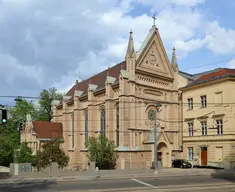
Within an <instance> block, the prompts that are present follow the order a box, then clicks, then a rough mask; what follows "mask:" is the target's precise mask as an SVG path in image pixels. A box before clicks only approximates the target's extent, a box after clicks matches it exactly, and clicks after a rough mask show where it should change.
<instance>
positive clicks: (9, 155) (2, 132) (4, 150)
mask: <svg viewBox="0 0 235 192" xmlns="http://www.w3.org/2000/svg"><path fill="white" fill-rule="evenodd" d="M16 125H17V123H16V121H13V120H12V119H9V120H8V123H7V124H5V125H0V165H2V166H6V167H8V166H9V165H10V163H13V162H14V154H15V149H16V148H17V147H18V146H19V134H18V130H17V126H16Z"/></svg>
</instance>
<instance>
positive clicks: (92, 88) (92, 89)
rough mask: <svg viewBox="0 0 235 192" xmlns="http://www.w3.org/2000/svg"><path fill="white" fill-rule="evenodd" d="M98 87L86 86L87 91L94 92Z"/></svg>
mask: <svg viewBox="0 0 235 192" xmlns="http://www.w3.org/2000/svg"><path fill="white" fill-rule="evenodd" d="M97 87H98V85H94V84H89V85H88V91H95V90H96V89H97Z"/></svg>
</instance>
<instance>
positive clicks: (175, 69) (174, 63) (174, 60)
mask: <svg viewBox="0 0 235 192" xmlns="http://www.w3.org/2000/svg"><path fill="white" fill-rule="evenodd" d="M171 65H172V67H173V69H174V71H179V68H178V64H177V59H176V53H175V47H173V53H172V59H171Z"/></svg>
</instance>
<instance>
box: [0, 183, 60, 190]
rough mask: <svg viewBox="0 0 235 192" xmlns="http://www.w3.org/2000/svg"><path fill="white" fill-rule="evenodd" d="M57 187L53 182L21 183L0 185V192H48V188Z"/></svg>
mask: <svg viewBox="0 0 235 192" xmlns="http://www.w3.org/2000/svg"><path fill="white" fill-rule="evenodd" d="M55 185H57V183H56V182H55V181H42V182H33V181H28V182H22V183H15V184H14V183H6V184H0V191H1V192H37V191H49V189H50V188H52V187H53V186H55Z"/></svg>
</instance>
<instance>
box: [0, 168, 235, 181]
mask: <svg viewBox="0 0 235 192" xmlns="http://www.w3.org/2000/svg"><path fill="white" fill-rule="evenodd" d="M130 172H131V171H130ZM214 174H235V171H230V172H225V171H224V170H213V169H176V168H175V169H172V168H169V169H160V170H159V172H158V174H154V173H153V170H149V171H148V172H144V171H139V172H138V171H134V172H133V173H129V172H128V171H123V172H119V171H117V172H116V174H115V170H113V171H111V172H108V173H107V172H102V171H100V173H99V174H97V173H95V172H92V174H87V173H86V172H84V175H75V176H57V177H55V176H53V177H51V178H50V177H49V176H48V177H41V178H39V177H38V178H37V177H31V178H27V177H20V176H14V177H12V178H10V179H2V180H0V183H22V182H24V183H25V182H30V183H32V182H36V183H38V182H47V181H50V180H51V181H58V182H59V181H60V182H62V181H84V180H97V179H101V180H107V179H127V178H128V179H129V178H141V177H142V178H143V177H158V178H159V177H160V178H161V177H185V176H211V175H214ZM97 176H99V177H97Z"/></svg>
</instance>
